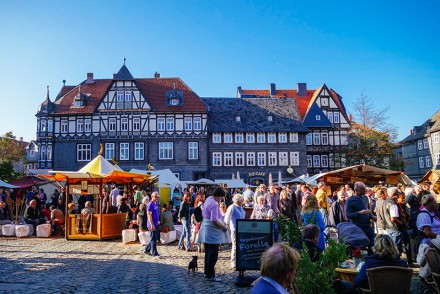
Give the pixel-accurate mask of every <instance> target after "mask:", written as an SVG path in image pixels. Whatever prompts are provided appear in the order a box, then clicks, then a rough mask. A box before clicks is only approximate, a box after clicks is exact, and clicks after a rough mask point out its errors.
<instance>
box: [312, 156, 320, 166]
mask: <svg viewBox="0 0 440 294" xmlns="http://www.w3.org/2000/svg"><path fill="white" fill-rule="evenodd" d="M313 166H314V167H320V166H321V157H320V156H319V155H313Z"/></svg>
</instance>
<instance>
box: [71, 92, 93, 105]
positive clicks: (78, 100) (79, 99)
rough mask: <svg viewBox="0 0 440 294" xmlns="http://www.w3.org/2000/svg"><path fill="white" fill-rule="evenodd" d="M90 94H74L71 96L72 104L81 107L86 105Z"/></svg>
mask: <svg viewBox="0 0 440 294" xmlns="http://www.w3.org/2000/svg"><path fill="white" fill-rule="evenodd" d="M90 95H91V94H89V93H86V94H85V93H79V92H78V94H76V96H75V98H73V106H72V107H76V108H81V107H84V106H86V101H87V99H88V98H89V97H90Z"/></svg>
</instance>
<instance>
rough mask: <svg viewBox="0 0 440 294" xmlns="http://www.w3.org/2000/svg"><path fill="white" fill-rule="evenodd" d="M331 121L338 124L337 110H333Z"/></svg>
mask: <svg viewBox="0 0 440 294" xmlns="http://www.w3.org/2000/svg"><path fill="white" fill-rule="evenodd" d="M333 122H334V123H335V124H338V123H339V112H336V111H335V112H333Z"/></svg>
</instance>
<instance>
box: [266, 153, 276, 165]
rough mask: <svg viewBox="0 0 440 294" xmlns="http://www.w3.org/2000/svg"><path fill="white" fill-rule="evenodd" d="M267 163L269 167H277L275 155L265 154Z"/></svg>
mask: <svg viewBox="0 0 440 294" xmlns="http://www.w3.org/2000/svg"><path fill="white" fill-rule="evenodd" d="M267 162H268V165H269V166H277V153H276V152H267Z"/></svg>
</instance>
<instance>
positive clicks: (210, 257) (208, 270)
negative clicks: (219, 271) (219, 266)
mask: <svg viewBox="0 0 440 294" xmlns="http://www.w3.org/2000/svg"><path fill="white" fill-rule="evenodd" d="M218 246H219V244H207V243H205V269H204V274H205V277H206V278H207V279H211V278H214V277H215V264H216V263H217V260H218Z"/></svg>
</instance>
